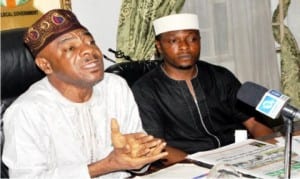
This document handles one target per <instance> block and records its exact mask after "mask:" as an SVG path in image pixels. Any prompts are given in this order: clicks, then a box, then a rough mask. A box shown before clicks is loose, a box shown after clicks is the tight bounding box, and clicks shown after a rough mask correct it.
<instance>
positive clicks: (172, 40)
mask: <svg viewBox="0 0 300 179" xmlns="http://www.w3.org/2000/svg"><path fill="white" fill-rule="evenodd" d="M176 42H177V40H176V39H170V40H169V43H170V44H174V43H176Z"/></svg>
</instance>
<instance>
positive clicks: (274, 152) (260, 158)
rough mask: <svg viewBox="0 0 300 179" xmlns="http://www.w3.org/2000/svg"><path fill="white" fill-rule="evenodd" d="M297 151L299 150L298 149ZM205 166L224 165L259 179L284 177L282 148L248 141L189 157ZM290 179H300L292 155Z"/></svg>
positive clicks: (299, 166) (298, 161) (297, 161)
mask: <svg viewBox="0 0 300 179" xmlns="http://www.w3.org/2000/svg"><path fill="white" fill-rule="evenodd" d="M298 150H299V148H298ZM188 158H190V159H193V160H197V161H201V162H204V163H207V164H211V165H216V164H219V163H226V164H230V165H232V166H234V167H235V168H236V170H238V171H240V172H242V173H244V174H249V175H252V176H255V177H259V178H279V177H284V172H285V170H284V147H281V146H277V145H273V144H269V143H266V142H262V141H258V140H254V139H248V140H246V141H243V142H240V143H234V144H231V145H228V146H225V147H222V148H218V149H215V150H210V151H206V152H198V153H195V154H192V155H189V156H188ZM291 163H292V166H291V178H300V157H299V155H297V153H294V152H293V154H292V161H291Z"/></svg>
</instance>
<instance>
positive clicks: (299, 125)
mask: <svg viewBox="0 0 300 179" xmlns="http://www.w3.org/2000/svg"><path fill="white" fill-rule="evenodd" d="M283 131H284V126H282V127H279V128H278V131H277V132H275V133H273V134H271V135H268V136H264V137H261V138H259V139H258V140H261V141H265V142H269V143H273V144H274V138H276V137H280V136H283V135H284V132H283ZM293 135H295V136H298V135H300V121H297V122H295V123H294V133H293ZM176 163H193V164H195V165H199V166H201V167H206V168H211V167H212V165H208V164H205V163H202V162H199V161H194V160H191V159H186V158H185V156H181V159H178V161H177V162H174V163H172V162H171V163H170V162H168V161H166V160H159V161H157V162H154V163H153V164H152V165H151V167H150V168H149V170H148V171H147V172H146V173H143V174H141V175H139V176H142V175H147V174H150V173H153V172H156V171H159V170H161V169H163V168H166V167H169V166H171V165H174V164H176ZM133 176H136V174H134V175H133Z"/></svg>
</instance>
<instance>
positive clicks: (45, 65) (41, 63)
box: [35, 57, 53, 75]
mask: <svg viewBox="0 0 300 179" xmlns="http://www.w3.org/2000/svg"><path fill="white" fill-rule="evenodd" d="M35 64H36V65H37V66H38V67H39V68H40V69H41V70H42V71H43V72H44V73H45V74H46V75H48V74H50V73H52V71H53V70H52V67H51V64H50V63H49V61H48V60H47V59H46V58H43V57H36V58H35Z"/></svg>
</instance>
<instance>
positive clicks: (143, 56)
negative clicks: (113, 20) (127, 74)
mask: <svg viewBox="0 0 300 179" xmlns="http://www.w3.org/2000/svg"><path fill="white" fill-rule="evenodd" d="M183 4H184V0H123V1H122V6H121V10H120V17H119V25H118V34H117V50H121V51H122V52H123V53H124V55H126V56H130V57H131V58H132V59H133V60H134V61H137V60H149V59H150V58H151V57H153V55H154V54H155V46H154V30H153V27H152V21H153V20H154V19H156V18H158V17H161V16H164V15H168V14H171V13H173V12H179V10H180V9H181V7H182V6H183ZM117 61H118V62H120V61H123V59H117Z"/></svg>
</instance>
